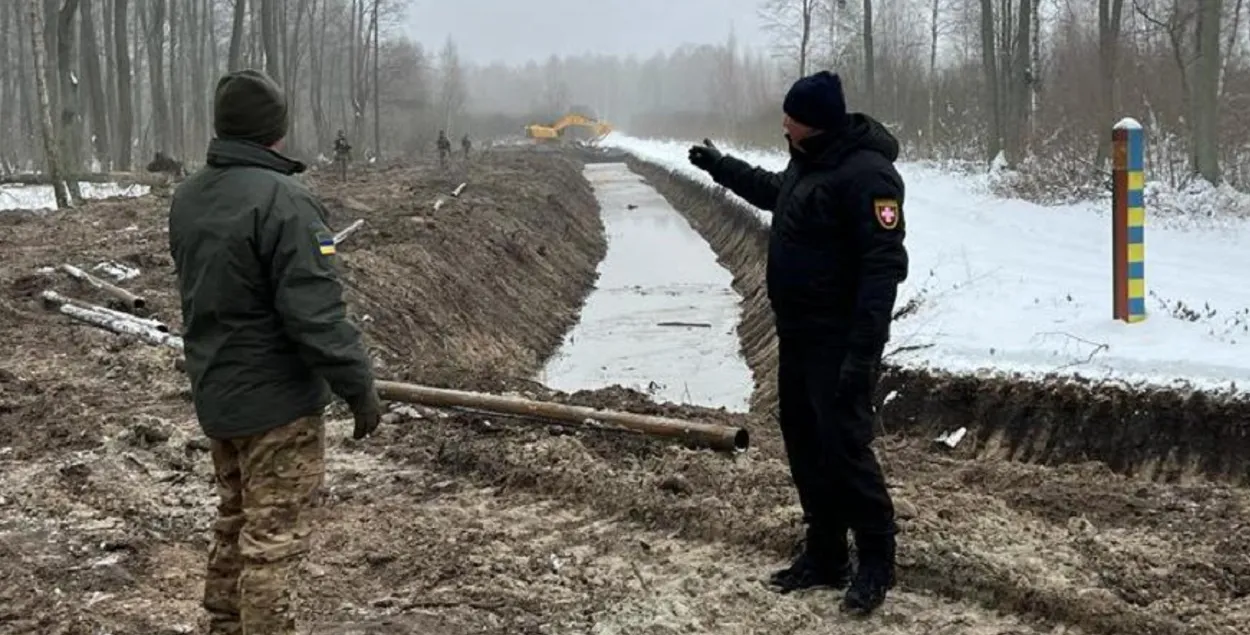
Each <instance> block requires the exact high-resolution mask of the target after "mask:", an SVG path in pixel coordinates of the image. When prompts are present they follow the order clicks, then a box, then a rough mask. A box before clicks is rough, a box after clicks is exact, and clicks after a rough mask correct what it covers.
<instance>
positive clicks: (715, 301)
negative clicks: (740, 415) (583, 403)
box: [540, 163, 753, 412]
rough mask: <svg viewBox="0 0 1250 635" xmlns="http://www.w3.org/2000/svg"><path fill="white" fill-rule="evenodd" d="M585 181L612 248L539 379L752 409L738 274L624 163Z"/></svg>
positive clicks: (593, 169)
mask: <svg viewBox="0 0 1250 635" xmlns="http://www.w3.org/2000/svg"><path fill="white" fill-rule="evenodd" d="M585 175H586V178H587V180H589V181H590V183H591V185H592V186H593V187H594V190H595V196H596V197H597V198H598V199H599V205H600V207H601V209H602V211H601V215H602V217H603V225H604V229H605V231H606V233H607V240H608V250H607V254H606V255H605V256H604V259H603V261H602V262H600V263H599V280H598V282H597V285H596V288H595V290H594V291H592V292H591V294H590V297H588V298H587V300H586V304H585V306H583V307H582V313H581V321H580V322H578V324H577V326H575V327H574V328H573V329H572V330H571V331H570V332H569V333H568V334H567V335H566V336H565V339H564V344H563V345H562V346H561V348H560V351H559V352H558V353H557V354H556V355H555V356H554V357H553V358H552V359H551V360H550V361H549V362H548V363H547V367H546V369H544V371H543V374H542V376H541V377H540V379H541V380H542V381H543V382H544V383H546V384H547V385H548V386H550V387H552V388H554V389H556V390H563V391H573V390H582V389H595V388H602V387H605V386H611V385H617V384H619V385H622V386H627V387H630V388H635V389H637V390H641V391H644V392H648V393H651V394H652V395H653V396H654V397H655V398H656V399H657V400H659V401H672V402H675V403H686V404H692V405H700V406H708V407H713V408H719V407H725V408H727V409H729V410H733V411H740V412H741V411H746V410H747V407H748V403H749V399H750V396H751V390H752V387H753V383H752V382H753V379H752V376H751V372H750V370H749V369H748V368H747V365H746V363H745V362H744V361H743V359H742V357H741V355H740V354H739V345H738V335H737V331H736V329H737V325H738V321H739V319H740V317H741V312H740V309H739V302H740V301H741V297H740V296H739V295H738V294H737V292H736V291H734V290H733V287H732V286H731V285H732V283H733V276H732V275H731V274H730V273H729V272H728V271H727V270H725V269H724V268H723V267H721V266H720V264H718V263H717V262H716V254H715V253H714V252H713V251H712V249H711V247H709V246H708V244H707V242H705V241H704V240H703V238H702V237H701V236H699V234H698V233H697V232H695V231H694V229H693V228H692V227H690V224H689V223H687V222H686V219H684V218H682V216H681V215H680V214H678V213H677V211H676V210H674V209H673V208H672V207H671V206H669V204H668V202H667V201H665V200H664V198H663V197H661V196H660V195H659V193H657V192H656V191H655V190H654V189H652V188H651V187H650V186H649V185H647V184H646V183H644V182H643V181H642V178H641V177H639V176H638V175H636V174H634V173H633V172H630V171H629V168H627V167H626V166H625V165H624V164H622V163H601V164H591V165H587V166H586V170H585ZM631 207H632V209H631Z"/></svg>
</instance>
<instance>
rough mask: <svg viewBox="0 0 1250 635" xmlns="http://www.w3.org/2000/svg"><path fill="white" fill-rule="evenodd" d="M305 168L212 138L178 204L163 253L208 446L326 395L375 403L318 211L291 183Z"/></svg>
mask: <svg viewBox="0 0 1250 635" xmlns="http://www.w3.org/2000/svg"><path fill="white" fill-rule="evenodd" d="M304 169H305V166H304V165H303V164H302V163H299V162H298V161H294V160H292V159H289V158H287V157H285V156H283V155H281V154H279V153H277V152H275V151H273V150H271V149H269V148H265V147H262V146H259V145H257V144H254V143H251V142H247V141H236V140H222V139H214V140H213V141H212V142H211V143H210V144H209V147H208V163H207V165H206V166H205V167H204V168H203V169H201V170H199V171H198V172H196V173H195V174H194V175H192V176H191V177H189V178H188V179H187V180H186V181H184V182H183V183H182V184H181V185H179V187H178V189H177V191H176V192H175V193H174V198H173V204H172V206H171V208H170V212H169V247H170V252H171V254H172V255H173V259H174V265H175V267H176V269H177V274H178V283H179V291H180V294H181V300H182V323H183V333H182V336H183V340H184V344H185V354H186V369H187V373H188V375H190V378H191V393H192V396H193V398H194V401H195V410H196V414H197V415H198V417H199V420H200V427H201V428H203V430H204V433H205V434H206V435H208V436H209V437H212V438H220V439H225V438H236V437H242V436H250V435H254V434H259V433H262V432H265V431H267V430H270V429H273V428H275V427H278V426H281V425H284V424H286V423H289V422H291V421H294V420H295V419H298V418H300V417H303V416H308V415H314V414H320V413H321V412H322V411H323V410H324V408H325V406H326V404H327V403H328V402H329V391H327V387H328V388H329V389H330V390H332V391H333V392H334V393H335V394H337V395H338V396H340V397H342V398H343V399H344V400H345V401H346V402H347V403H348V405H349V406H351V407H352V409H353V410H356V409H357V408H359V407H363V406H365V405H366V404H367V403H368V402H367V401H366V400H367V399H371V392H372V391H373V389H374V388H373V373H372V370H371V367H370V363H369V357H368V355H367V353H366V352H365V349H364V346H363V345H362V343H361V337H360V331H359V330H357V329H356V327H355V326H353V325H352V323H351V322H349V321H348V320H347V311H346V306H345V304H344V302H343V288H342V285H341V283H340V282H339V277H338V273H337V269H336V265H335V263H334V260H335V249H334V235H333V233H332V232H331V231H330V229H329V228H328V227H327V226H326V218H325V209H324V208H323V207H322V205H321V203H320V202H319V201H318V200H317V198H316V197H315V196H313V194H312V192H310V191H309V190H308V189H307V188H306V187H305V186H304V185H303V184H302V183H301V182H300V181H299V180H297V179H296V178H295V177H294V176H293V175H295V174H298V173H300V172H302V171H304ZM327 384H328V386H327Z"/></svg>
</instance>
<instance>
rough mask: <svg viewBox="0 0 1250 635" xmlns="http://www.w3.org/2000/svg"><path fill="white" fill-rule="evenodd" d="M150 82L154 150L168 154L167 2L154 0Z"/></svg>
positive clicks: (148, 43) (150, 49)
mask: <svg viewBox="0 0 1250 635" xmlns="http://www.w3.org/2000/svg"><path fill="white" fill-rule="evenodd" d="M147 46H148V81H149V82H150V86H149V90H150V91H151V92H152V127H153V149H154V150H156V151H159V152H164V153H166V154H168V153H169V152H170V148H171V147H172V143H171V141H170V134H169V128H170V126H169V93H168V92H167V91H166V88H165V0H153V2H152V22H151V24H150V26H149V29H148V39H147Z"/></svg>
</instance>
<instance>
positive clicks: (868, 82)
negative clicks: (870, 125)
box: [864, 0, 877, 111]
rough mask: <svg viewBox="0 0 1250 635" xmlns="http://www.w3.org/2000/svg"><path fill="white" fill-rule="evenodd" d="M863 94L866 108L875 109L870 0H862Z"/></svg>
mask: <svg viewBox="0 0 1250 635" xmlns="http://www.w3.org/2000/svg"><path fill="white" fill-rule="evenodd" d="M864 96H865V97H866V101H867V105H868V110H870V111H873V110H876V104H877V99H876V98H877V65H876V61H875V59H874V58H873V45H872V0H864Z"/></svg>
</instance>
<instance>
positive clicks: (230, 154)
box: [208, 139, 308, 175]
mask: <svg viewBox="0 0 1250 635" xmlns="http://www.w3.org/2000/svg"><path fill="white" fill-rule="evenodd" d="M208 164H209V165H211V166H213V167H216V168H229V167H252V168H265V169H267V170H273V171H275V172H281V173H282V174H288V175H290V174H299V173H300V172H303V171H304V170H307V169H308V166H307V165H304V164H303V163H301V162H299V161H296V160H295V159H292V158H290V157H288V156H286V155H284V154H282V153H280V152H278V151H276V150H273V149H270V148H266V147H265V146H262V145H260V144H259V143H253V142H251V141H243V140H241V139H213V140H212V141H209V142H208Z"/></svg>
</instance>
